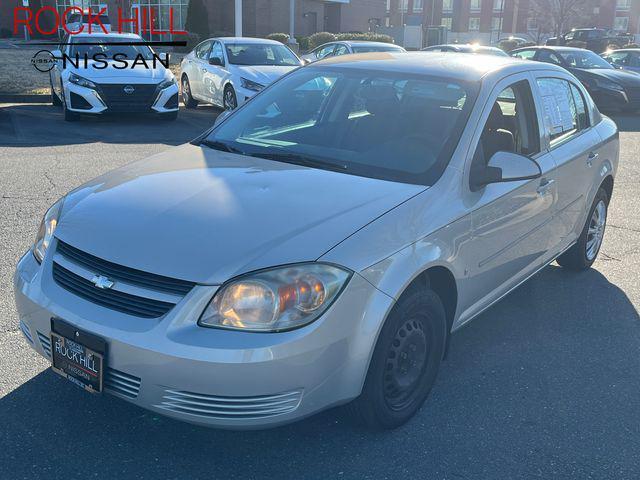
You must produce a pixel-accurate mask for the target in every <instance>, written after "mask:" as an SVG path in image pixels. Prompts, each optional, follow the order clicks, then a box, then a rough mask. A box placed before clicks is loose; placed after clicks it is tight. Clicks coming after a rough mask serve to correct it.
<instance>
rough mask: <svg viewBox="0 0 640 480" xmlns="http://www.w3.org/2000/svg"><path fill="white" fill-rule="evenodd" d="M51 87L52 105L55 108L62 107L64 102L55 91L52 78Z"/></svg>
mask: <svg viewBox="0 0 640 480" xmlns="http://www.w3.org/2000/svg"><path fill="white" fill-rule="evenodd" d="M49 85H50V86H51V104H52V105H53V106H54V107H60V106H62V102H61V101H60V97H58V94H57V93H56V91H55V89H54V88H53V82H52V81H51V78H49Z"/></svg>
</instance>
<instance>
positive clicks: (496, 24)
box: [491, 17, 502, 32]
mask: <svg viewBox="0 0 640 480" xmlns="http://www.w3.org/2000/svg"><path fill="white" fill-rule="evenodd" d="M491 30H494V31H500V32H501V31H502V17H493V18H492V19H491Z"/></svg>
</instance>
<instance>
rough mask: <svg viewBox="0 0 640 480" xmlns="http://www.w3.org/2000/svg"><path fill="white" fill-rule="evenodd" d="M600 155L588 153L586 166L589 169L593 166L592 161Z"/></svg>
mask: <svg viewBox="0 0 640 480" xmlns="http://www.w3.org/2000/svg"><path fill="white" fill-rule="evenodd" d="M599 156H600V154H599V153H598V152H590V153H589V156H588V157H587V166H588V167H590V166H592V165H593V161H594V160H595V159H596V158H598V157H599Z"/></svg>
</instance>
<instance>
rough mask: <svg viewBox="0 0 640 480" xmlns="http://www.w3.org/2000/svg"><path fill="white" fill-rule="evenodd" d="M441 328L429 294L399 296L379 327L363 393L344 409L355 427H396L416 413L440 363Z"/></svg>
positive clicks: (438, 305) (440, 312)
mask: <svg viewBox="0 0 640 480" xmlns="http://www.w3.org/2000/svg"><path fill="white" fill-rule="evenodd" d="M446 324H447V322H446V316H445V311H444V307H443V306H442V302H441V301H440V298H439V297H438V296H437V295H436V294H435V293H434V292H433V291H431V290H423V289H419V288H415V287H411V288H410V290H408V291H407V292H405V293H404V294H403V295H402V297H401V298H400V300H398V302H397V303H396V305H395V306H394V307H393V310H392V311H391V313H390V315H389V318H387V321H386V322H385V324H384V326H383V327H382V331H381V332H380V336H379V338H378V342H377V343H376V346H375V350H374V352H373V357H372V359H371V364H370V366H369V371H368V372H367V378H366V380H365V384H364V388H363V390H362V394H361V395H360V396H359V397H358V398H357V399H356V400H354V401H353V402H352V403H351V404H350V405H349V407H348V408H349V409H350V410H351V413H352V415H353V416H354V417H355V418H356V419H357V420H358V421H359V423H361V424H363V425H365V426H367V427H370V428H374V429H391V428H396V427H399V426H400V425H402V424H403V423H405V422H406V421H407V420H409V419H410V418H411V417H412V416H413V415H414V414H415V413H416V412H417V411H418V409H419V408H420V407H421V406H422V404H423V403H424V401H425V400H426V398H427V396H428V395H429V392H430V391H431V387H432V386H433V384H434V382H435V379H436V375H437V373H438V369H439V367H440V363H441V361H442V356H443V353H444V344H445V339H446Z"/></svg>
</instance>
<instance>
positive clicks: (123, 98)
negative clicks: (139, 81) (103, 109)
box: [97, 84, 158, 113]
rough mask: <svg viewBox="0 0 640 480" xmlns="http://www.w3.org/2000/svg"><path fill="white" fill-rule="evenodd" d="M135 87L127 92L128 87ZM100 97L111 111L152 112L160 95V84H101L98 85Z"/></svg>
mask: <svg viewBox="0 0 640 480" xmlns="http://www.w3.org/2000/svg"><path fill="white" fill-rule="evenodd" d="M129 86H131V87H133V92H132V93H130V94H129V93H126V92H125V88H126V87H129ZM97 90H98V93H99V95H100V97H101V98H102V99H103V100H104V102H105V104H106V105H107V109H108V111H109V112H114V113H126V112H131V113H144V112H150V111H151V106H152V105H153V102H154V101H155V100H156V97H157V96H158V85H135V84H132V85H124V84H122V85H121V84H100V85H98V86H97Z"/></svg>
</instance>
